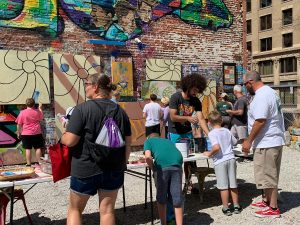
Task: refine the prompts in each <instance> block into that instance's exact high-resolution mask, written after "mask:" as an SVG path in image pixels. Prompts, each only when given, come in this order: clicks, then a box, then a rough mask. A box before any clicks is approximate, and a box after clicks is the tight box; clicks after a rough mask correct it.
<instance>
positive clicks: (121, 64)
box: [111, 57, 133, 96]
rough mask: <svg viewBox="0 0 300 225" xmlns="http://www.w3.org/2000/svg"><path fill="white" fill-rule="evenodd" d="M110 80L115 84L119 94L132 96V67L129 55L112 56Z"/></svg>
mask: <svg viewBox="0 0 300 225" xmlns="http://www.w3.org/2000/svg"><path fill="white" fill-rule="evenodd" d="M111 74H112V82H113V83H114V84H116V85H117V87H118V91H119V92H120V94H121V96H133V68H132V58H131V57H127V58H126V57H118V58H115V57H112V61H111Z"/></svg>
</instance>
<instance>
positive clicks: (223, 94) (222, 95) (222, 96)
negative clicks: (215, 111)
mask: <svg viewBox="0 0 300 225" xmlns="http://www.w3.org/2000/svg"><path fill="white" fill-rule="evenodd" d="M220 96H221V98H224V97H225V96H228V95H227V94H226V93H225V92H223V93H222V94H221V95H220Z"/></svg>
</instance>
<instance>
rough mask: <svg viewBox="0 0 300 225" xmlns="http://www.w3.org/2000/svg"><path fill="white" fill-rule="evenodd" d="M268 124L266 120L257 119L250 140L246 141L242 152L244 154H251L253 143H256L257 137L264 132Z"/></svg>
mask: <svg viewBox="0 0 300 225" xmlns="http://www.w3.org/2000/svg"><path fill="white" fill-rule="evenodd" d="M265 124H266V119H257V120H255V122H254V124H253V126H252V130H251V133H250V134H249V136H248V138H247V139H245V140H244V142H243V147H242V151H243V152H249V151H250V148H251V145H252V142H253V141H254V139H255V137H256V136H257V135H258V134H259V132H260V131H261V130H262V128H263V127H264V125H265Z"/></svg>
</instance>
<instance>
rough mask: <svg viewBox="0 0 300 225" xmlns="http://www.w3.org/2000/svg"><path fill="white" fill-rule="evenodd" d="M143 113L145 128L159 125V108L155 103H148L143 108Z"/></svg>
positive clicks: (160, 111)
mask: <svg viewBox="0 0 300 225" xmlns="http://www.w3.org/2000/svg"><path fill="white" fill-rule="evenodd" d="M143 112H144V113H146V114H147V117H146V124H145V126H146V127H151V126H154V125H157V124H159V123H160V121H159V120H160V116H161V113H162V110H161V107H160V105H159V104H158V103H156V102H150V103H148V104H146V105H145V106H144V109H143Z"/></svg>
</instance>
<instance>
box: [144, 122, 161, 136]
mask: <svg viewBox="0 0 300 225" xmlns="http://www.w3.org/2000/svg"><path fill="white" fill-rule="evenodd" d="M152 133H157V134H159V136H160V124H157V125H154V126H151V127H146V137H148V136H149V135H150V134H152Z"/></svg>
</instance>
